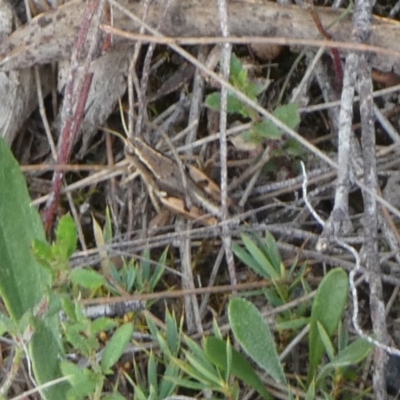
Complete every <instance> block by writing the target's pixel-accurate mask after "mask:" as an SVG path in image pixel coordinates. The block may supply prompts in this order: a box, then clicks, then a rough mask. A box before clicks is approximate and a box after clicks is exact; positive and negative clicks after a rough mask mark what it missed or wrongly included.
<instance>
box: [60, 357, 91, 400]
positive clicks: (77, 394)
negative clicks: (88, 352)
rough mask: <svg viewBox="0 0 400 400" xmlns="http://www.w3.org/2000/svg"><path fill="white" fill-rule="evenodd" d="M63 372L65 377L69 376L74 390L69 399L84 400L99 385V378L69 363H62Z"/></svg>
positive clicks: (85, 369)
mask: <svg viewBox="0 0 400 400" xmlns="http://www.w3.org/2000/svg"><path fill="white" fill-rule="evenodd" d="M61 371H62V373H63V375H64V376H69V379H68V380H69V382H70V383H71V385H72V388H71V389H70V390H69V391H68V398H78V399H83V398H85V397H86V396H87V397H90V398H91V397H92V396H91V395H92V394H93V393H94V391H95V390H96V386H97V384H99V380H98V379H99V377H98V376H96V375H95V374H93V373H92V372H91V371H90V370H88V369H87V368H79V367H78V366H77V365H76V364H74V363H71V362H69V361H61Z"/></svg>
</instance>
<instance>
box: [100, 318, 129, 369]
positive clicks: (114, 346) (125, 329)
mask: <svg viewBox="0 0 400 400" xmlns="http://www.w3.org/2000/svg"><path fill="white" fill-rule="evenodd" d="M132 334H133V324H125V325H122V326H120V327H119V328H118V329H117V330H116V331H115V333H114V335H113V336H112V338H111V339H110V340H109V342H108V343H107V345H106V347H105V348H104V351H103V355H102V358H101V368H102V370H103V371H104V373H106V374H107V373H109V372H110V368H111V367H112V366H113V365H114V364H115V363H116V362H117V361H118V360H119V358H120V357H121V356H122V354H123V352H124V351H125V349H126V346H127V345H128V343H129V342H130V340H131V338H132Z"/></svg>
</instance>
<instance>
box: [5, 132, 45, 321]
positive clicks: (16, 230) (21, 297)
mask: <svg viewBox="0 0 400 400" xmlns="http://www.w3.org/2000/svg"><path fill="white" fill-rule="evenodd" d="M0 187H1V188H2V190H1V192H0V220H1V224H0V259H1V264H0V295H1V297H2V299H3V301H4V303H5V305H6V307H7V310H8V312H9V313H10V316H11V318H12V319H13V320H14V321H18V320H19V319H20V318H21V317H22V315H23V314H24V313H25V311H27V310H29V309H33V307H34V306H35V305H36V304H38V303H39V301H40V300H41V298H42V296H43V293H44V292H45V286H46V285H50V274H48V273H47V272H46V271H45V270H44V269H43V268H42V267H41V266H39V265H38V263H37V262H36V260H35V258H34V257H33V253H32V251H31V246H32V242H33V240H34V239H38V240H41V241H45V234H44V230H43V225H42V221H41V220H40V216H39V214H38V212H37V210H36V208H35V207H32V206H31V205H30V201H31V200H30V197H29V194H28V189H27V188H26V183H25V179H24V177H23V175H22V172H21V170H20V167H19V165H18V163H17V162H16V160H15V159H14V157H13V155H12V153H11V151H10V149H9V148H8V145H7V143H6V142H5V140H4V139H3V138H0Z"/></svg>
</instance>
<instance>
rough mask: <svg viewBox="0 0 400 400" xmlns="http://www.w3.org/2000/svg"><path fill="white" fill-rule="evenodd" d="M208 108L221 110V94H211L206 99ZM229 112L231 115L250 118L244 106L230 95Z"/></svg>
mask: <svg viewBox="0 0 400 400" xmlns="http://www.w3.org/2000/svg"><path fill="white" fill-rule="evenodd" d="M206 106H207V107H209V108H211V109H212V110H214V111H220V110H221V94H220V93H218V92H215V93H211V94H209V95H208V96H207V97H206ZM227 111H228V113H229V114H234V113H238V114H242V115H243V116H244V117H248V112H247V110H246V108H245V107H244V106H243V104H242V103H241V102H240V100H238V99H237V98H236V97H235V96H233V95H231V94H229V95H228V106H227Z"/></svg>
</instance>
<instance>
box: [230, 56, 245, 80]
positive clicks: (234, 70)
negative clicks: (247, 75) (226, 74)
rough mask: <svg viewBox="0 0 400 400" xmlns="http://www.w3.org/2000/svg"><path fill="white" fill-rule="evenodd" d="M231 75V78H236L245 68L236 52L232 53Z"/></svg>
mask: <svg viewBox="0 0 400 400" xmlns="http://www.w3.org/2000/svg"><path fill="white" fill-rule="evenodd" d="M230 70H231V71H230V75H231V80H235V79H237V78H238V76H239V74H240V71H242V70H243V65H242V62H241V61H240V60H239V58H238V57H237V56H236V54H234V53H232V55H231V66H230Z"/></svg>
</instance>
